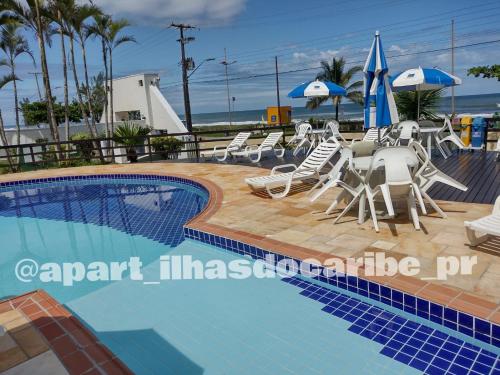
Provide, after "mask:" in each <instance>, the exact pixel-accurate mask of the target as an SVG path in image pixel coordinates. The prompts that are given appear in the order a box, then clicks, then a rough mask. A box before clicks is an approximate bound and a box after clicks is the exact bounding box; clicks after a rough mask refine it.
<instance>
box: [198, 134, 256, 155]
mask: <svg viewBox="0 0 500 375" xmlns="http://www.w3.org/2000/svg"><path fill="white" fill-rule="evenodd" d="M251 135H252V133H250V132H248V133H247V132H242V133H238V134H237V135H236V137H234V139H233V140H232V141H231V143H229V144H228V145H227V146H215V147H214V149H213V150H209V151H202V152H201V153H200V155H201V156H203V157H204V158H216V159H217V160H218V161H225V160H226V159H227V158H228V156H230V155H231V154H232V153H233V152H238V151H241V150H242V149H243V147H245V145H246V142H247V140H248V138H249V137H250V136H251Z"/></svg>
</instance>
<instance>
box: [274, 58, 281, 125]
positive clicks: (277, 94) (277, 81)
mask: <svg viewBox="0 0 500 375" xmlns="http://www.w3.org/2000/svg"><path fill="white" fill-rule="evenodd" d="M274 65H275V68H276V98H277V99H278V124H279V125H280V126H281V103H280V80H279V72H278V56H274Z"/></svg>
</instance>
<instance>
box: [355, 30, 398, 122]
mask: <svg viewBox="0 0 500 375" xmlns="http://www.w3.org/2000/svg"><path fill="white" fill-rule="evenodd" d="M388 71H389V68H388V67H387V61H386V59H385V54H384V50H383V49H382V42H381V40H380V34H379V32H378V31H377V32H376V33H375V39H374V40H373V43H372V47H371V49H370V53H369V54H368V58H367V59H366V63H365V66H364V69H363V73H364V76H365V77H364V93H365V96H364V98H365V110H364V112H365V113H364V115H365V116H364V118H365V128H373V127H378V128H380V127H384V126H389V125H392V124H395V123H398V122H399V116H398V110H397V108H396V103H395V101H394V96H393V94H392V90H391V85H390V83H389V77H388V74H387V73H388Z"/></svg>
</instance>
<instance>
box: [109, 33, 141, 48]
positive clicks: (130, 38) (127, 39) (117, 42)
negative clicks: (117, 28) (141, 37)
mask: <svg viewBox="0 0 500 375" xmlns="http://www.w3.org/2000/svg"><path fill="white" fill-rule="evenodd" d="M127 42H133V43H137V41H136V40H135V38H134V37H133V36H131V35H124V36H121V37H119V38H118V39H116V40H115V42H114V43H113V48H116V47H118V46H119V45H120V44H123V43H127Z"/></svg>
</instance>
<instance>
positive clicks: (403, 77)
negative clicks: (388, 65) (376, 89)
mask: <svg viewBox="0 0 500 375" xmlns="http://www.w3.org/2000/svg"><path fill="white" fill-rule="evenodd" d="M460 84H462V80H461V79H460V78H458V77H455V76H454V75H451V74H449V73H446V72H445V71H443V70H441V69H437V68H421V67H418V68H414V69H408V70H405V71H404V72H401V73H398V74H396V75H395V76H393V77H391V85H392V87H393V89H394V91H424V90H435V89H440V88H443V87H450V86H457V85H460Z"/></svg>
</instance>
